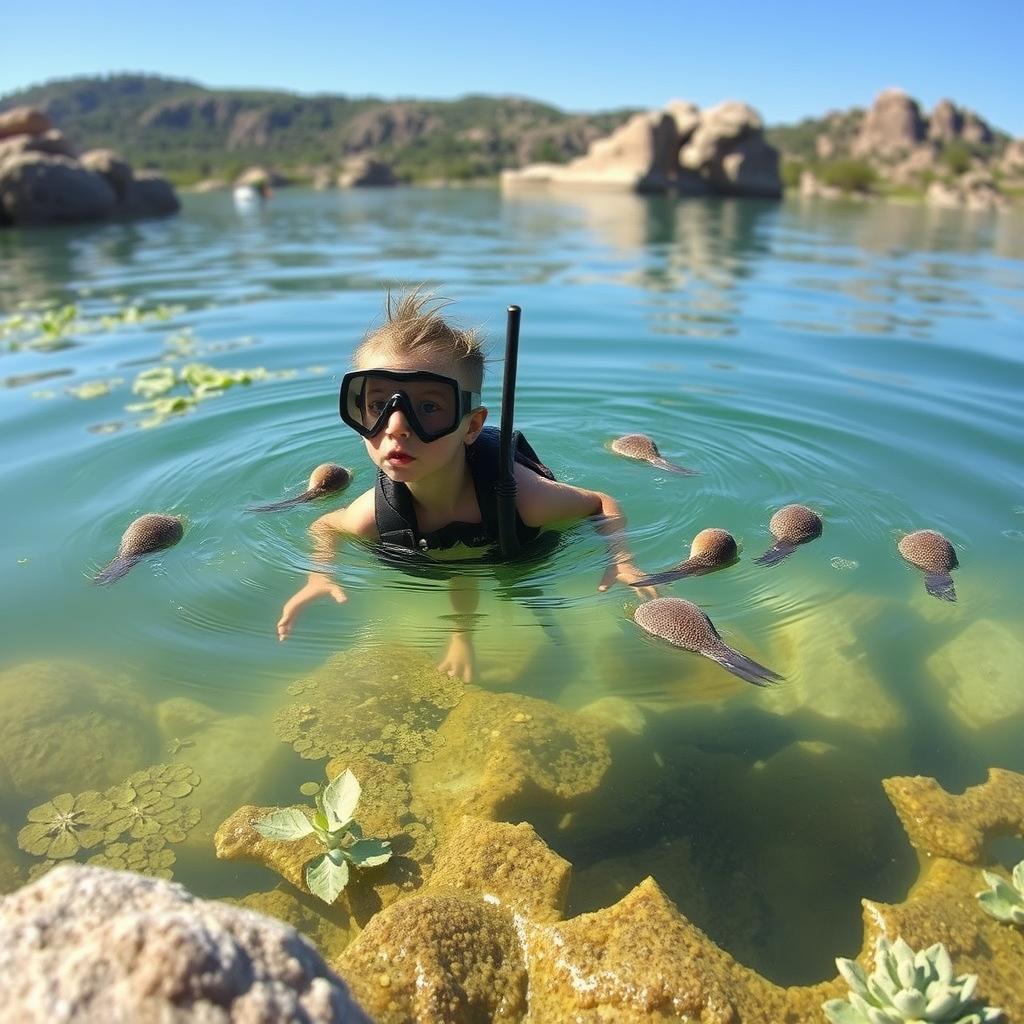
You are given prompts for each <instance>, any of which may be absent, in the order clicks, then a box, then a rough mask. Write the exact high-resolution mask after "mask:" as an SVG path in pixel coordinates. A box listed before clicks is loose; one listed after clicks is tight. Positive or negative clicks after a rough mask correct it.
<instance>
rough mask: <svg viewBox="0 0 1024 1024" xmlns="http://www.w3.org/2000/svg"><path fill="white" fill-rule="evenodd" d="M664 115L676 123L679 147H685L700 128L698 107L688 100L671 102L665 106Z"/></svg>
mask: <svg viewBox="0 0 1024 1024" xmlns="http://www.w3.org/2000/svg"><path fill="white" fill-rule="evenodd" d="M665 113H666V114H668V115H669V116H670V117H671V118H672V120H673V121H675V123H676V135H677V136H678V138H679V145H680V146H685V145H686V143H687V142H689V140H690V136H692V135H693V133H694V132H695V131H696V130H697V128H698V127H699V126H700V107H698V106H697V104H696V103H691V102H690V101H689V100H671V101H670V102H669V103H668V104H666V106H665Z"/></svg>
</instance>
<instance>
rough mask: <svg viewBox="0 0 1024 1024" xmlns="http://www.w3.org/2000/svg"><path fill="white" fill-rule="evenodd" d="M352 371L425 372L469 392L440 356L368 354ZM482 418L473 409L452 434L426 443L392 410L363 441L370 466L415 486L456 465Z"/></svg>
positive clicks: (457, 372) (481, 411) (456, 369)
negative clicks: (452, 380)
mask: <svg viewBox="0 0 1024 1024" xmlns="http://www.w3.org/2000/svg"><path fill="white" fill-rule="evenodd" d="M356 369H359V370H369V369H375V370H396V371H410V370H420V371H426V372H428V373H437V374H441V375H442V376H444V377H451V378H453V379H454V380H457V381H458V382H459V386H460V387H461V388H463V389H464V390H466V391H469V390H472V388H471V386H470V383H469V382H468V381H467V380H466V379H465V374H464V373H463V372H460V369H459V367H458V366H457V365H456V363H455V362H454V361H452V360H450V359H446V358H445V357H443V356H441V355H429V354H423V353H420V354H417V355H416V357H415V361H414V360H413V359H412V358H409V359H402V358H399V357H395V356H385V355H382V354H380V353H374V352H373V351H370V352H368V353H366V357H365V358H364V359H363V360H361V361H360V363H359V365H358V366H357V367H356ZM387 397H390V396H387ZM486 418H487V410H486V409H485V408H482V407H481V408H479V409H474V410H473V411H472V412H470V413H468V414H467V415H465V416H463V418H462V421H461V422H460V423H459V426H458V428H457V429H456V430H454V431H452V433H450V434H446V435H445V436H444V437H439V438H437V439H436V440H434V441H429V442H426V441H421V440H420V438H419V437H417V436H416V433H415V432H414V431H413V429H412V427H411V426H410V425H409V421H408V420H407V419H406V416H405V413H404V412H402V410H401V409H396V410H395V411H394V412H392V413H391V415H390V416H389V417H388V419H387V422H386V423H385V424H384V426H383V427H382V428H381V429H380V430H379V431H378V432H377V433H376V434H374V435H373V437H366V438H363V443H364V444H365V445H366V451H367V453H368V454H369V456H370V458H371V459H372V460H373V462H374V464H375V465H376V466H377V467H378V468H379V469H382V470H383V471H384V474H385V475H386V476H388V477H390V478H391V479H392V480H396V481H400V482H401V483H415V482H418V481H421V480H424V479H426V478H428V477H430V476H432V475H434V474H435V473H437V472H439V471H443V470H445V469H447V468H449V467H451V466H454V465H456V464H457V461H458V460H461V459H462V458H463V457H464V449H465V446H466V445H468V444H472V443H473V442H474V441H475V440H476V439H477V436H478V435H479V433H480V431H481V429H482V428H483V425H484V420H485V419H486Z"/></svg>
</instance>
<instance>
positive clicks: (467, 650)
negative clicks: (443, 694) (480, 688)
mask: <svg viewBox="0 0 1024 1024" xmlns="http://www.w3.org/2000/svg"><path fill="white" fill-rule="evenodd" d="M448 596H449V598H450V599H451V602H452V611H453V612H454V615H453V618H454V619H455V625H454V627H453V628H452V635H451V639H450V640H449V641H448V650H447V651H446V652H445V656H444V658H443V659H442V661H441V663H440V664H439V665H438V666H437V667H438V669H440V671H442V672H446V673H447V674H448V675H450V676H458V677H459V678H460V679H462V680H464V681H465V682H467V683H471V682H473V677H474V676H475V675H476V655H475V653H474V651H473V634H472V633H471V632H470V628H469V627H470V622H471V619H472V616H473V613H474V612H475V611H476V609H477V606H478V605H479V603H480V590H479V583H478V581H477V578H476V577H475V576H453V577H452V578H451V580H450V581H449V583H448Z"/></svg>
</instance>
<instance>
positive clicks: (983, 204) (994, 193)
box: [924, 170, 1007, 212]
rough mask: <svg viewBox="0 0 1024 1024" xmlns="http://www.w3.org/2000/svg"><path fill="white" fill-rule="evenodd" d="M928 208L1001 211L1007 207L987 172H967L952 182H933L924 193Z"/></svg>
mask: <svg viewBox="0 0 1024 1024" xmlns="http://www.w3.org/2000/svg"><path fill="white" fill-rule="evenodd" d="M924 198H925V202H926V203H927V204H928V205H929V206H938V207H943V208H946V209H962V210H975V211H978V212H984V211H988V210H1002V209H1004V208H1005V207H1006V206H1007V199H1006V196H1004V195H1003V193H1002V192H1000V191H999V187H998V186H997V185H996V182H995V179H994V178H993V177H992V175H991V174H989V173H988V171H982V170H978V171H968V172H967V173H966V174H961V175H960V177H959V178H957V179H956V181H954V182H950V183H945V182H941V181H933V182H932V183H931V184H930V185H929V186H928V191H927V192H926V193H925V197H924Z"/></svg>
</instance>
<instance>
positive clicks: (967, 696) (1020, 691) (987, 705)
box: [926, 619, 1024, 729]
mask: <svg viewBox="0 0 1024 1024" xmlns="http://www.w3.org/2000/svg"><path fill="white" fill-rule="evenodd" d="M926 664H927V668H928V671H929V673H930V674H931V676H932V677H933V678H934V679H935V681H936V683H937V685H938V686H939V687H941V689H942V691H943V692H944V693H945V697H946V703H947V706H948V708H949V711H950V712H951V713H952V714H953V715H955V716H956V717H957V718H958V719H959V720H960V721H961V722H963V724H964V725H966V726H967V727H968V728H970V729H985V728H987V727H989V726H994V725H998V724H999V723H1002V722H1006V721H1009V720H1014V721H1018V720H1020V721H1021V722H1022V724H1024V686H1022V685H1021V666H1022V665H1024V641H1022V640H1021V639H1020V631H1019V630H1018V629H1015V628H1012V627H1011V626H1009V625H1008V624H1006V623H1002V622H997V621H995V620H994V619H978V620H975V621H974V622H972V623H971V624H970V625H969V626H968V627H967V628H966V629H965V630H963V631H962V632H960V633H958V634H957V635H956V636H954V637H953V639H952V640H950V641H949V642H948V643H946V644H944V645H943V646H942V647H940V648H939V649H938V650H937V651H936V652H935V653H934V654H933V655H932V656H931V657H930V658H929V659H928V661H927V663H926Z"/></svg>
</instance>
